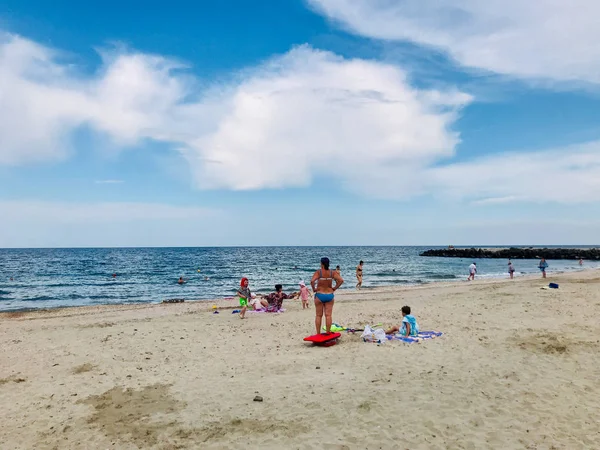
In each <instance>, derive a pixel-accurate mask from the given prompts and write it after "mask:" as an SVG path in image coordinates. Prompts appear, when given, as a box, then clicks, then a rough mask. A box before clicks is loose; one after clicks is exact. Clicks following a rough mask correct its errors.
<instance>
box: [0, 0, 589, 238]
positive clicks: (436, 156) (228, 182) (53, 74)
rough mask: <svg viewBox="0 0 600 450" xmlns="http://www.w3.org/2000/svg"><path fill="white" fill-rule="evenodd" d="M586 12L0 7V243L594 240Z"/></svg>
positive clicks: (374, 3)
mask: <svg viewBox="0 0 600 450" xmlns="http://www.w3.org/2000/svg"><path fill="white" fill-rule="evenodd" d="M599 14H600V3H598V2H597V1H595V0H573V1H572V2H557V1H556V0H538V1H536V2H522V1H519V0H502V1H500V0H488V1H486V2H480V1H476V0H435V1H434V0H286V1H281V0H256V1H253V2H247V1H243V0H220V1H219V2H207V1H205V2H189V1H180V0H172V1H170V2H147V1H145V2H141V1H137V0H132V1H128V2H123V1H119V2H117V1H114V0H106V1H102V2H97V1H89V2H80V1H77V2H76V1H70V0H55V1H52V2H51V1H31V0H0V247H119V246H237V245H250V246H253V245H450V244H452V245H544V244H547V245H578V244H580V245H595V244H599V243H600V239H599V238H598V232H597V231H598V230H599V229H600V46H598V45H597V42H598V41H600V27H598V26H597V21H596V17H598V15H599Z"/></svg>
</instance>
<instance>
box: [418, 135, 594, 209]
mask: <svg viewBox="0 0 600 450" xmlns="http://www.w3.org/2000/svg"><path fill="white" fill-rule="evenodd" d="M421 179H422V180H423V183H424V186H423V187H422V189H423V190H426V191H427V192H437V193H441V195H444V196H446V197H450V198H458V199H467V200H473V201H474V202H475V203H476V204H479V205H485V204H499V203H514V202H560V203H584V202H597V201H599V200H600V141H596V142H590V143H587V144H582V145H574V146H571V147H567V148H560V149H553V150H545V151H539V152H521V153H518V152H511V153H502V154H498V155H494V156H490V157H484V158H479V159H475V160H472V161H468V162H464V163H454V164H449V165H446V166H440V167H435V168H429V169H427V170H426V171H424V172H423V174H422V178H421Z"/></svg>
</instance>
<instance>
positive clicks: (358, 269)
mask: <svg viewBox="0 0 600 450" xmlns="http://www.w3.org/2000/svg"><path fill="white" fill-rule="evenodd" d="M363 265H364V262H363V261H361V262H359V263H358V266H356V281H357V283H356V289H360V288H361V287H362V282H363Z"/></svg>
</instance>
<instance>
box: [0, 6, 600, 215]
mask: <svg viewBox="0 0 600 450" xmlns="http://www.w3.org/2000/svg"><path fill="white" fill-rule="evenodd" d="M340 4H342V3H340ZM355 4H357V5H358V4H359V3H358V2H356V3H355ZM406 4H409V3H406ZM382 27H383V25H382ZM382 29H383V28H382ZM103 58H104V59H103V65H102V67H100V68H99V70H98V71H96V72H94V73H92V74H87V75H86V74H84V73H82V72H80V71H77V70H76V68H74V67H73V66H72V65H70V64H68V63H67V62H65V61H64V56H63V55H61V54H60V53H57V52H56V51H53V50H50V49H48V48H46V47H43V46H40V45H38V44H36V43H34V42H31V41H29V40H26V39H23V38H20V37H15V36H9V37H5V39H4V41H2V42H1V43H0V165H2V164H4V165H15V164H25V163H31V162H38V161H45V160H54V159H57V158H58V159H60V158H64V157H65V156H67V155H68V142H69V139H70V136H71V135H72V133H73V132H74V131H75V130H76V129H77V128H78V127H81V126H87V127H89V128H90V129H92V130H95V131H96V132H99V133H103V134H105V135H107V136H108V137H110V138H111V139H112V140H114V142H115V143H116V144H118V145H121V146H132V145H139V146H143V142H144V140H147V139H151V140H158V141H162V142H166V143H169V144H171V145H172V147H173V148H175V149H177V150H178V151H179V152H181V154H182V155H183V157H184V158H185V159H186V160H187V161H188V162H189V166H190V170H191V171H192V173H193V174H194V182H195V183H196V184H197V186H199V187H200V188H203V189H234V190H249V189H264V188H285V187H290V186H306V185H309V184H310V183H311V182H312V181H313V180H314V179H319V180H321V179H333V181H334V182H335V183H338V184H340V185H342V186H344V187H345V188H346V189H348V190H352V191H359V192H361V193H362V194H365V195H369V196H375V197H388V198H396V199H397V198H409V197H414V196H418V195H433V196H443V197H444V198H451V199H459V200H467V201H471V202H474V203H477V204H479V205H486V204H494V203H508V202H515V201H527V202H530V201H558V202H565V203H569V202H593V201H598V200H600V187H599V182H598V180H599V179H600V157H599V156H598V155H600V143H591V144H588V145H584V146H579V147H571V148H568V149H559V150H548V151H546V152H535V153H527V152H520V153H507V154H501V155H497V156H494V157H489V158H479V159H476V158H472V159H470V160H467V161H465V162H460V163H455V162H453V160H452V157H453V155H454V149H455V146H456V144H457V143H458V142H459V135H458V133H457V132H455V131H453V129H452V128H453V125H454V123H455V121H456V119H457V117H458V115H459V113H460V109H461V108H462V107H464V106H465V105H467V104H468V103H469V102H470V101H471V100H472V99H471V97H470V96H469V95H467V94H464V93H461V92H458V91H452V90H449V91H433V90H419V89H417V88H415V87H413V86H411V85H410V83H409V82H408V81H407V77H406V74H405V73H404V71H403V70H402V69H401V68H399V67H396V66H393V65H388V64H383V63H380V62H376V61H367V60H361V59H344V58H341V57H338V56H336V55H334V54H332V53H329V52H324V51H319V50H315V49H313V48H310V47H307V46H303V47H298V48H295V49H293V50H291V51H290V52H288V53H286V54H285V55H282V56H278V57H275V58H273V59H271V60H269V61H266V62H265V63H263V64H262V65H260V66H258V67H255V68H252V69H249V70H246V71H243V72H240V73H239V74H237V76H236V77H234V78H232V79H231V80H230V81H229V82H228V83H227V84H211V85H201V84H200V82H199V80H198V79H196V78H194V77H192V76H191V75H189V73H188V72H186V71H185V70H184V69H185V68H184V67H183V66H182V65H181V64H180V63H178V62H174V61H171V60H168V59H166V58H162V57H159V56H156V55H146V54H138V53H121V54H105V55H103ZM548 180H552V185H551V186H548ZM108 181H111V180H108ZM331 186H333V184H331ZM540 186H543V187H542V188H540ZM4 207H6V206H4ZM69 208H70V207H69V206H64V211H63V212H64V213H69V211H71V210H69ZM103 208H104V210H102V209H98V208H96V206H94V207H93V208H91V209H90V210H88V211H85V214H89V215H90V216H92V217H98V220H100V217H104V216H111V217H119V214H117V213H116V212H115V211H117V212H118V211H122V212H123V214H125V209H124V208H128V207H123V206H119V207H118V208H117V210H114V209H110V208H109V207H108V206H105V207H103ZM106 208H109V209H108V210H107V209H106ZM111 208H112V207H111ZM37 209H38V210H39V209H40V208H37ZM77 210H78V211H81V210H82V209H81V207H78V208H77ZM20 211H21V213H24V211H25V210H23V209H21V210H20ZM96 211H103V212H102V213H101V214H98V213H97V212H96ZM135 211H141V212H139V214H138V216H139V217H144V214H146V215H148V214H151V213H150V211H154V212H152V214H159V215H160V214H162V213H161V211H162V212H164V213H165V217H166V216H167V215H169V214H172V215H173V216H174V217H179V214H181V213H182V212H181V211H180V210H179V209H175V210H172V211H170V210H169V211H167V210H165V209H164V208H162V209H161V208H158V209H156V208H154V207H152V206H148V207H144V208H142V209H140V207H139V205H138V206H137V207H132V208H131V210H130V211H128V214H133V213H134V212H135ZM186 211H187V210H186ZM187 213H189V211H188V212H186V214H187ZM48 214H49V215H50V211H49V210H48ZM69 214H72V215H75V216H76V214H75V213H74V212H70V213H69ZM128 217H129V216H128Z"/></svg>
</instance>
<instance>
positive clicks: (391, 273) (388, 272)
mask: <svg viewBox="0 0 600 450" xmlns="http://www.w3.org/2000/svg"><path fill="white" fill-rule="evenodd" d="M408 275H410V274H408V273H406V272H396V271H394V270H386V271H383V272H375V273H373V274H369V276H373V277H405V276H408Z"/></svg>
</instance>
